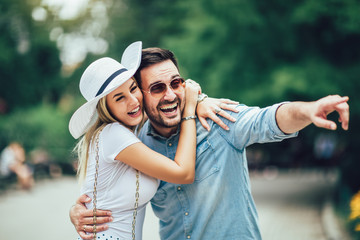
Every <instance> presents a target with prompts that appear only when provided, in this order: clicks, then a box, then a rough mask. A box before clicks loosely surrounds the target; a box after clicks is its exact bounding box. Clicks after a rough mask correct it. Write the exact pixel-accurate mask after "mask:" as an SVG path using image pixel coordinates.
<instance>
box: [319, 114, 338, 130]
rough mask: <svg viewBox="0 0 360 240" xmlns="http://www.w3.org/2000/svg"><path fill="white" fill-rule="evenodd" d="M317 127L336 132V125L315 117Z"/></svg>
mask: <svg viewBox="0 0 360 240" xmlns="http://www.w3.org/2000/svg"><path fill="white" fill-rule="evenodd" d="M314 124H315V125H316V126H317V127H321V128H326V129H330V130H336V127H337V126H336V124H335V123H334V122H333V121H330V120H327V119H323V118H320V117H317V118H316V119H315V121H314Z"/></svg>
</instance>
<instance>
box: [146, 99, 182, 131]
mask: <svg viewBox="0 0 360 240" xmlns="http://www.w3.org/2000/svg"><path fill="white" fill-rule="evenodd" d="M177 102H178V111H179V113H178V116H180V117H178V118H179V119H178V120H177V121H174V120H172V121H171V119H164V118H163V117H162V116H161V113H160V111H161V110H160V109H158V108H156V109H155V112H154V111H152V110H150V109H148V108H147V105H146V104H144V109H145V112H146V114H147V116H148V118H149V120H150V122H151V123H152V124H154V125H156V126H158V127H163V128H174V127H178V126H179V124H180V122H181V114H182V110H183V109H182V106H181V101H180V100H177Z"/></svg>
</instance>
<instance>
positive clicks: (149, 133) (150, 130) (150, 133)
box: [146, 120, 180, 139]
mask: <svg viewBox="0 0 360 240" xmlns="http://www.w3.org/2000/svg"><path fill="white" fill-rule="evenodd" d="M179 133H180V126H179V127H178V129H177V130H176V132H175V133H174V134H172V135H171V136H170V137H168V138H166V137H163V136H161V135H160V134H159V133H157V131H156V130H155V128H153V126H152V125H151V123H150V121H149V120H148V121H147V126H146V135H147V136H152V137H158V138H161V139H170V138H172V137H176V136H177V135H179Z"/></svg>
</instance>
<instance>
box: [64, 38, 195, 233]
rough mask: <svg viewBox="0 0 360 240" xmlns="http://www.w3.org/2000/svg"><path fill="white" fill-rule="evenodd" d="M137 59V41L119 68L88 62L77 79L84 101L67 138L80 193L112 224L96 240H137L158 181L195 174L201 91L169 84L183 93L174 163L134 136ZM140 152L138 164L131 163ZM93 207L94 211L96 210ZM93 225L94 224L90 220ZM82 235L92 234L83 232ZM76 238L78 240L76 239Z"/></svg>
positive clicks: (138, 107) (138, 100)
mask: <svg viewBox="0 0 360 240" xmlns="http://www.w3.org/2000/svg"><path fill="white" fill-rule="evenodd" d="M140 60H141V42H136V43H133V44H131V45H130V46H129V47H128V48H127V49H126V50H125V52H124V54H123V57H122V64H120V63H118V62H117V61H115V60H113V59H110V58H102V59H99V60H97V61H95V62H94V63H92V64H91V65H90V66H89V67H88V68H87V69H86V70H85V72H84V74H83V75H82V77H81V80H80V90H81V93H82V94H83V96H84V97H85V98H86V99H87V101H88V102H87V103H85V104H84V105H83V106H81V107H80V108H79V109H78V110H77V111H76V112H75V113H74V115H73V116H72V118H71V120H70V124H69V129H70V132H71V134H72V135H73V136H74V137H75V138H78V137H80V136H81V135H83V134H85V135H84V137H83V138H82V139H81V140H80V142H79V143H78V145H77V150H78V154H79V162H80V164H79V166H80V168H79V175H80V180H81V179H85V182H84V183H83V186H82V189H81V192H82V194H87V195H89V196H93V202H91V203H89V204H88V205H87V207H88V208H94V205H96V208H99V209H110V210H112V216H113V219H114V220H113V222H112V223H111V224H109V229H108V230H107V231H105V232H102V233H101V234H98V236H97V238H96V239H131V238H132V239H135V237H136V239H141V237H142V236H141V234H142V225H143V221H144V214H145V205H146V204H147V202H149V201H150V199H151V198H152V197H153V195H154V194H155V192H156V190H157V187H158V180H157V179H160V180H164V181H167V182H173V183H179V184H186V183H191V182H192V181H193V179H194V175H195V153H196V149H195V148H196V126H195V121H194V119H195V118H196V117H195V110H196V105H197V98H198V93H199V92H200V87H199V86H198V84H196V83H195V82H192V81H190V82H189V84H186V91H185V88H184V84H183V79H182V78H174V79H172V81H171V83H170V85H169V86H168V87H170V88H171V89H172V91H174V92H177V93H182V92H183V91H185V98H186V104H185V108H184V111H183V116H182V118H183V120H182V123H181V132H180V139H179V145H178V149H177V152H176V156H175V159H174V161H172V160H171V159H168V158H167V157H165V156H163V155H161V154H159V153H157V152H155V151H152V150H151V149H149V148H147V147H146V146H145V145H144V144H142V143H141V142H140V140H139V139H138V138H137V137H136V136H135V134H134V132H135V131H136V130H137V127H138V126H139V125H140V124H141V122H142V121H143V117H144V116H143V115H144V114H143V110H142V107H143V106H142V92H141V90H140V89H139V87H138V86H137V84H136V81H135V79H134V78H133V75H134V73H135V72H136V70H137V68H138V66H139V64H140ZM135 152H142V153H143V157H142V158H141V159H138V158H134V157H133V155H134V153H135ZM96 208H95V210H96ZM94 221H96V219H95V218H94ZM84 231H86V232H96V225H94V228H93V229H84ZM79 239H80V238H79Z"/></svg>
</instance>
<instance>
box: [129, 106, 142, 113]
mask: <svg viewBox="0 0 360 240" xmlns="http://www.w3.org/2000/svg"><path fill="white" fill-rule="evenodd" d="M139 110H140V106H139V107H137V108H135V109H134V110H132V111H131V112H129V113H136V112H137V111H139Z"/></svg>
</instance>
